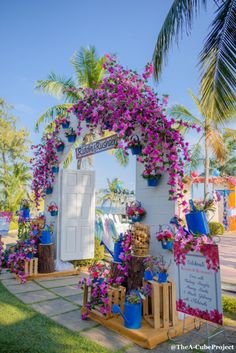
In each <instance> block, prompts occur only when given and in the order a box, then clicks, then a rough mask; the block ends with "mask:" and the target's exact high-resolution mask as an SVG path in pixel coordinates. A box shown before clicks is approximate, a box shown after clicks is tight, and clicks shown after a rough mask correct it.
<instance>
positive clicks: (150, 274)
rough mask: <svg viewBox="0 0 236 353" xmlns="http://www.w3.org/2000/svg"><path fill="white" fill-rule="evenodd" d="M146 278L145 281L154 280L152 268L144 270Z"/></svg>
mask: <svg viewBox="0 0 236 353" xmlns="http://www.w3.org/2000/svg"><path fill="white" fill-rule="evenodd" d="M144 279H145V281H151V280H153V273H152V271H150V270H145V271H144Z"/></svg>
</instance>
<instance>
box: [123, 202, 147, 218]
mask: <svg viewBox="0 0 236 353" xmlns="http://www.w3.org/2000/svg"><path fill="white" fill-rule="evenodd" d="M126 214H127V216H128V217H130V218H131V220H132V222H133V223H134V222H140V221H141V219H142V218H143V216H145V214H146V211H145V209H144V208H143V207H142V205H141V202H139V201H135V202H132V203H131V204H130V205H127V207H126Z"/></svg>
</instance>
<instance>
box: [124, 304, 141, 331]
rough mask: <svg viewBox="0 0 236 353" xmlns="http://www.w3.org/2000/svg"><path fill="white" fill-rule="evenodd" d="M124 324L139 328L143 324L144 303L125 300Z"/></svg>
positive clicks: (128, 326) (130, 327)
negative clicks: (132, 302)
mask: <svg viewBox="0 0 236 353" xmlns="http://www.w3.org/2000/svg"><path fill="white" fill-rule="evenodd" d="M124 317H125V322H124V326H125V327H126V328H129V329H139V328H140V327H141V326H142V303H137V304H131V303H128V302H125V310H124Z"/></svg>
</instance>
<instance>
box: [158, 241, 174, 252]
mask: <svg viewBox="0 0 236 353" xmlns="http://www.w3.org/2000/svg"><path fill="white" fill-rule="evenodd" d="M173 243H174V242H173V241H167V242H166V243H164V242H163V241H162V242H161V245H162V249H165V250H173Z"/></svg>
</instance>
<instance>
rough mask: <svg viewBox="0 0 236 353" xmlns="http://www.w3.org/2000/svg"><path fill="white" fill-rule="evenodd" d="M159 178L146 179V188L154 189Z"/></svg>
mask: <svg viewBox="0 0 236 353" xmlns="http://www.w3.org/2000/svg"><path fill="white" fill-rule="evenodd" d="M160 179H161V177H153V178H149V179H147V184H148V186H151V187H155V186H157V185H158V184H159V182H160Z"/></svg>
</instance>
